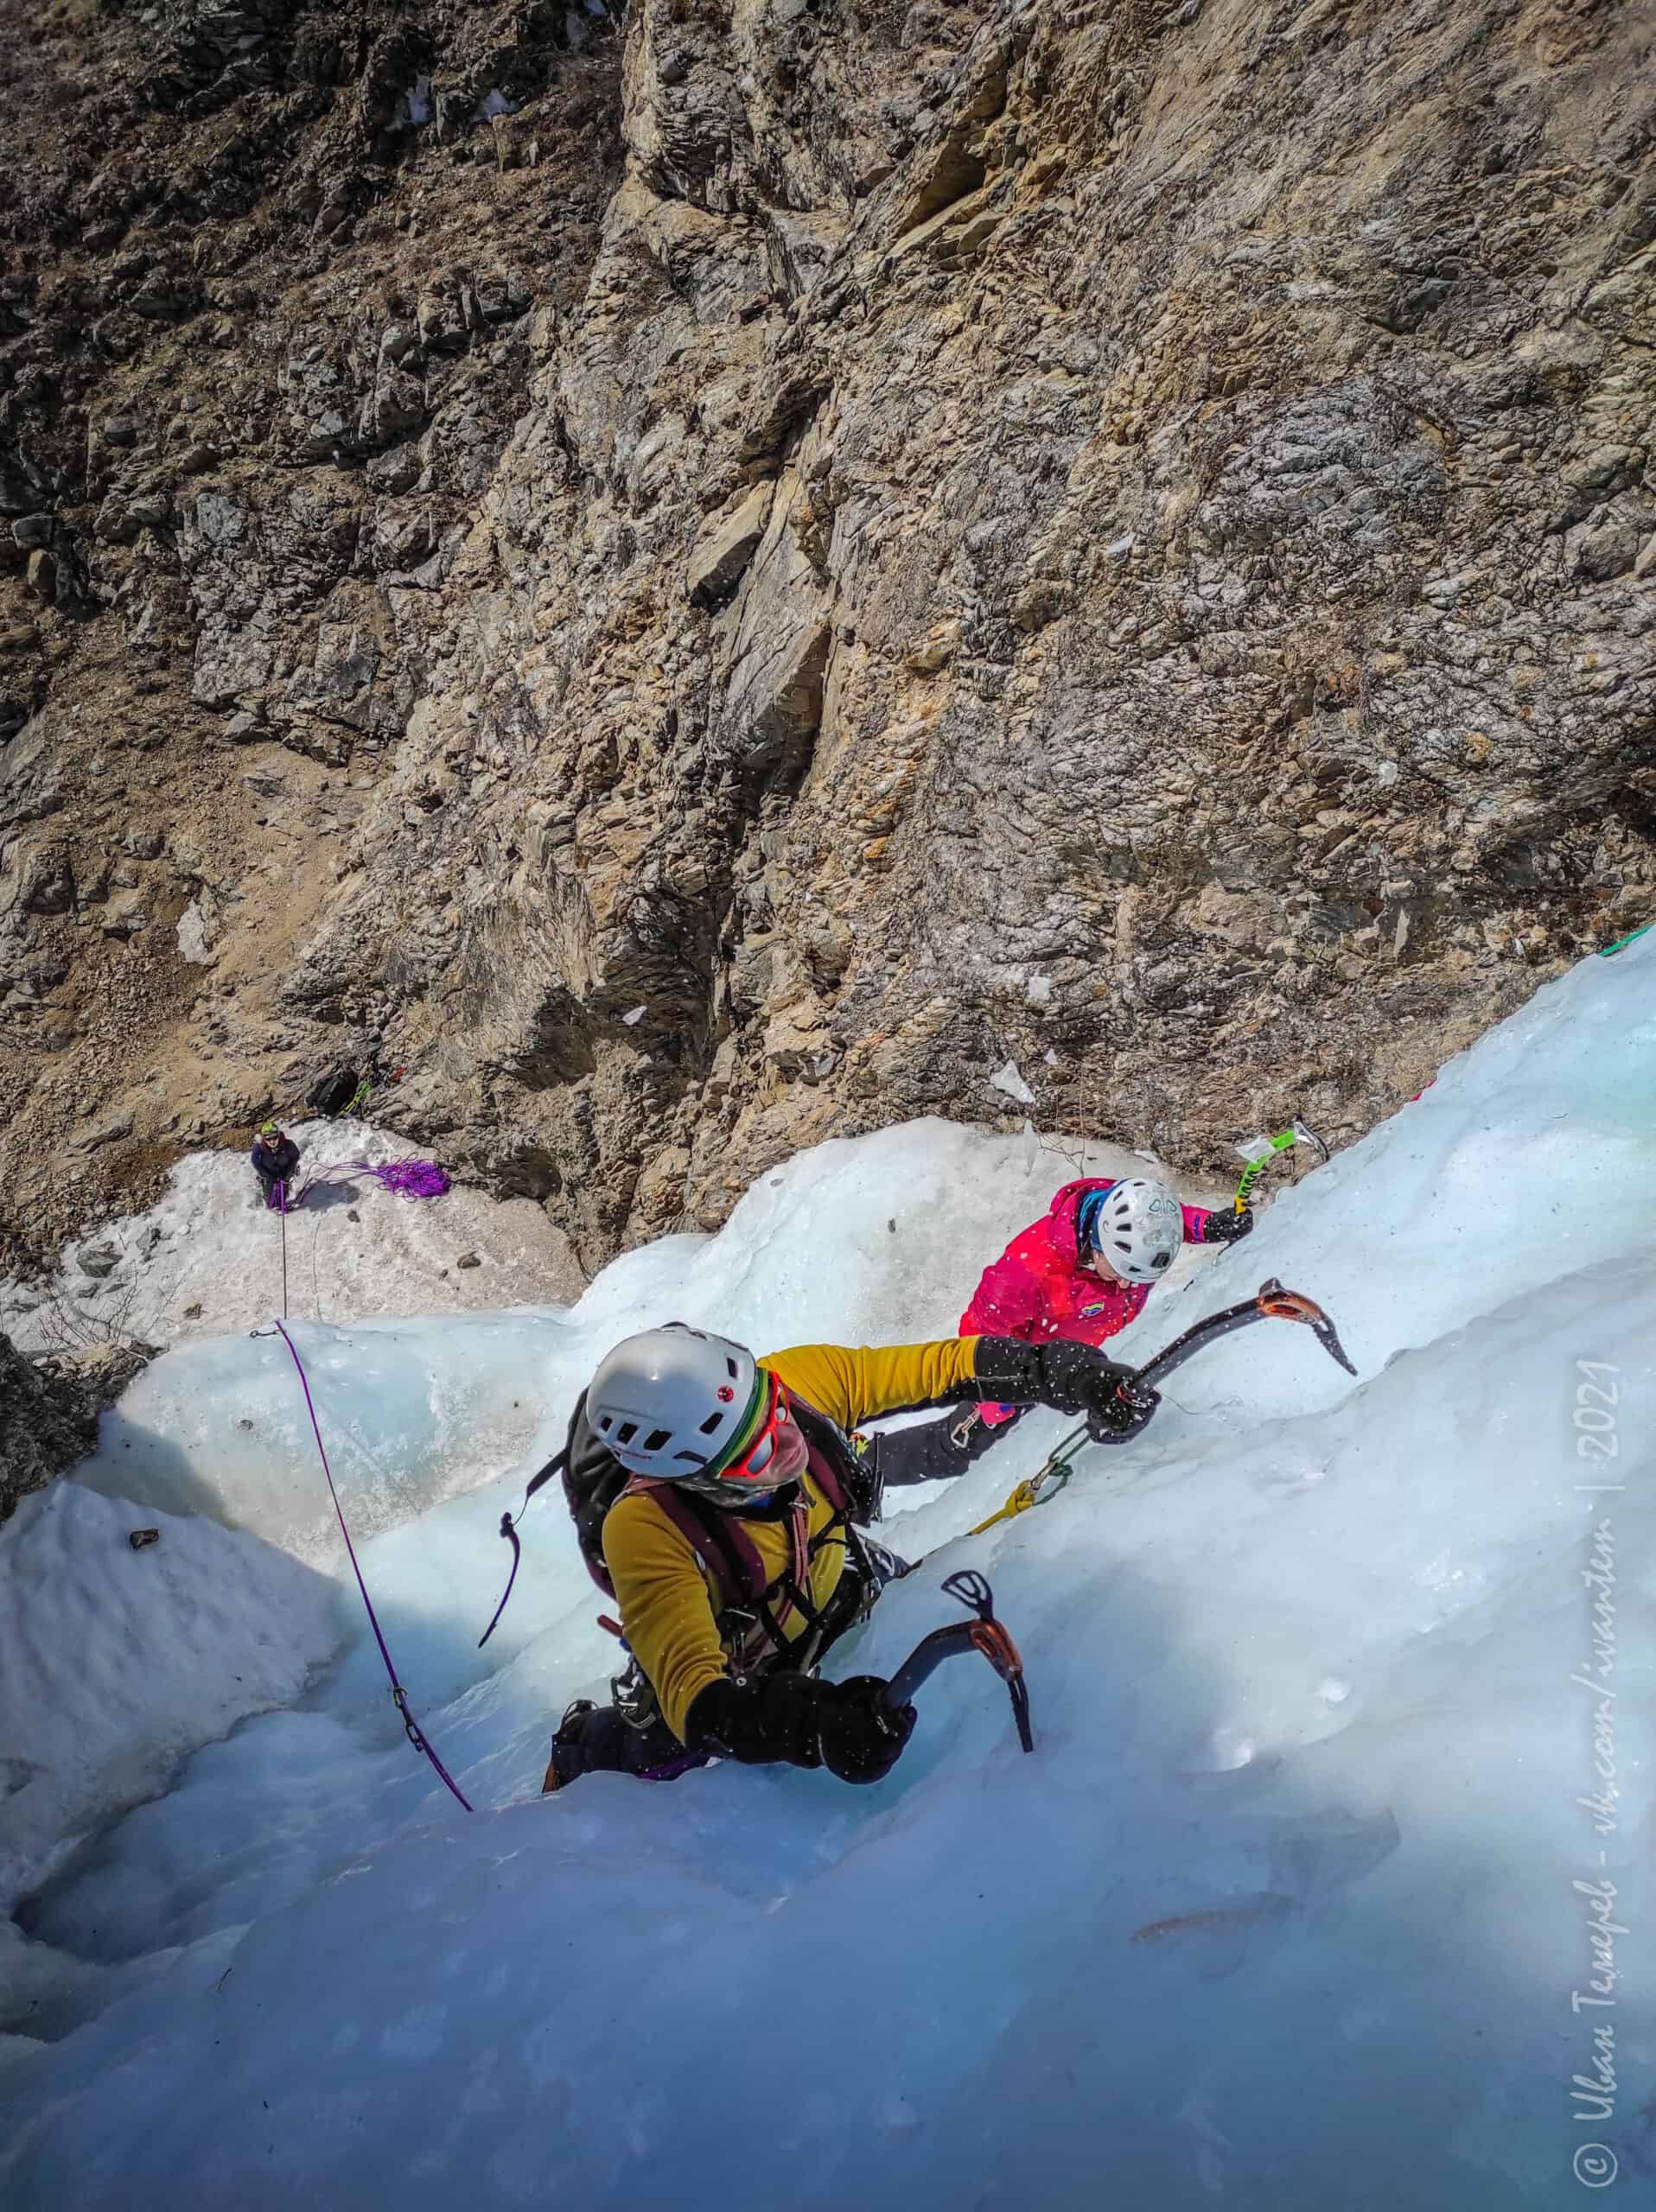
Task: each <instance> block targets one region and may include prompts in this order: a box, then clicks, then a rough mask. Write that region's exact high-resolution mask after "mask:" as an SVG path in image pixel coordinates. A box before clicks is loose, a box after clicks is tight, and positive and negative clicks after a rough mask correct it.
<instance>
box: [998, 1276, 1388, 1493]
mask: <svg viewBox="0 0 1656 2212" xmlns="http://www.w3.org/2000/svg"><path fill="white" fill-rule="evenodd" d="M1253 1321H1303V1322H1304V1323H1305V1325H1307V1327H1308V1328H1309V1329H1310V1330H1311V1332H1312V1333H1313V1334H1314V1335H1315V1338H1316V1340H1317V1342H1318V1343H1319V1344H1321V1345H1322V1349H1323V1351H1326V1352H1327V1353H1328V1357H1329V1358H1330V1359H1332V1360H1335V1361H1337V1362H1338V1363H1339V1364H1340V1365H1341V1367H1343V1368H1344V1369H1345V1370H1346V1372H1347V1375H1355V1374H1356V1372H1357V1370H1356V1369H1355V1368H1354V1367H1353V1365H1352V1363H1351V1361H1350V1360H1349V1359H1348V1358H1347V1355H1346V1348H1345V1346H1344V1345H1343V1344H1341V1341H1340V1335H1339V1332H1338V1331H1337V1330H1336V1329H1335V1327H1334V1323H1333V1322H1332V1321H1331V1320H1330V1319H1328V1315H1327V1314H1326V1313H1324V1312H1323V1310H1322V1307H1321V1306H1319V1305H1318V1304H1317V1302H1316V1300H1315V1299H1314V1298H1308V1297H1307V1296H1306V1295H1305V1294H1304V1293H1303V1291H1298V1290H1289V1289H1288V1288H1286V1287H1284V1285H1283V1284H1282V1283H1280V1282H1279V1281H1277V1277H1276V1276H1275V1275H1271V1277H1269V1278H1268V1279H1267V1281H1264V1282H1262V1283H1261V1284H1260V1286H1259V1287H1258V1291H1256V1292H1255V1294H1254V1295H1253V1296H1252V1298H1245V1299H1244V1300H1242V1301H1241V1302H1240V1304H1239V1305H1236V1306H1225V1307H1224V1308H1223V1309H1222V1310H1221V1311H1220V1312H1219V1313H1210V1314H1209V1315H1208V1316H1207V1319H1206V1320H1205V1321H1198V1322H1196V1323H1195V1324H1194V1326H1193V1327H1191V1328H1188V1329H1187V1330H1186V1331H1185V1332H1184V1334H1183V1335H1182V1336H1178V1337H1175V1338H1174V1339H1173V1342H1172V1343H1171V1344H1169V1345H1167V1346H1166V1347H1165V1348H1164V1349H1163V1350H1162V1351H1159V1352H1157V1353H1156V1357H1155V1358H1154V1359H1152V1360H1150V1362H1149V1363H1148V1364H1146V1365H1145V1366H1143V1367H1141V1368H1140V1369H1139V1370H1138V1371H1137V1374H1136V1375H1135V1376H1134V1377H1133V1379H1132V1382H1131V1385H1124V1386H1123V1393H1122V1395H1124V1396H1127V1395H1130V1393H1131V1395H1137V1393H1138V1392H1139V1391H1141V1390H1144V1389H1154V1388H1155V1386H1156V1383H1159V1382H1160V1381H1161V1380H1162V1376H1165V1375H1170V1374H1171V1373H1172V1371H1173V1370H1174V1369H1175V1367H1181V1366H1182V1365H1183V1364H1184V1363H1185V1361H1186V1360H1188V1358H1189V1357H1190V1356H1191V1354H1192V1353H1193V1352H1195V1351H1201V1349H1202V1348H1203V1346H1204V1345H1206V1344H1214V1343H1217V1341H1218V1340H1219V1338H1220V1337H1228V1336H1229V1335H1230V1334H1231V1332H1232V1330H1234V1329H1245V1328H1246V1327H1247V1326H1248V1325H1249V1324H1250V1323H1251V1322H1253ZM1106 1440H1107V1439H1105V1438H1104V1437H1101V1436H1099V1434H1097V1433H1095V1432H1094V1430H1093V1429H1092V1426H1091V1424H1090V1423H1089V1422H1087V1421H1083V1422H1081V1424H1080V1427H1076V1428H1073V1429H1071V1430H1070V1431H1069V1432H1068V1433H1067V1434H1066V1435H1064V1436H1060V1438H1059V1440H1058V1441H1057V1443H1056V1444H1054V1446H1053V1448H1052V1450H1051V1451H1050V1452H1048V1455H1047V1457H1046V1459H1044V1460H1043V1461H1042V1462H1041V1465H1040V1466H1039V1467H1038V1468H1037V1469H1036V1470H1035V1473H1034V1474H1032V1475H1030V1476H1029V1477H1028V1478H1026V1479H1025V1480H1024V1481H1022V1482H1021V1483H1019V1484H1018V1485H1017V1486H1016V1489H1015V1490H1014V1491H1012V1493H1011V1495H1010V1497H1008V1499H1007V1501H1006V1503H1005V1504H1004V1505H1003V1506H1002V1507H1001V1509H1000V1510H999V1511H998V1512H997V1513H991V1514H990V1516H989V1518H988V1519H987V1520H986V1521H980V1522H978V1525H977V1527H976V1528H975V1529H971V1530H969V1531H968V1533H969V1534H970V1535H974V1536H981V1535H983V1533H984V1530H985V1529H992V1528H993V1527H994V1526H995V1524H996V1523H997V1522H999V1521H1010V1520H1012V1519H1013V1518H1014V1517H1015V1516H1016V1515H1018V1514H1020V1513H1027V1512H1029V1510H1030V1508H1031V1507H1032V1506H1036V1505H1045V1504H1046V1503H1047V1502H1048V1499H1049V1498H1054V1497H1057V1495H1058V1493H1059V1491H1060V1490H1062V1489H1063V1488H1064V1486H1065V1485H1066V1484H1067V1482H1068V1481H1069V1478H1070V1477H1071V1475H1072V1474H1073V1472H1074V1471H1075V1461H1076V1459H1077V1457H1078V1456H1079V1454H1080V1452H1084V1451H1085V1450H1086V1447H1087V1446H1088V1445H1089V1444H1099V1443H1102V1442H1105V1441H1106Z"/></svg>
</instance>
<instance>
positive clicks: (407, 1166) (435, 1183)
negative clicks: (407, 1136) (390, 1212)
mask: <svg viewBox="0 0 1656 2212" xmlns="http://www.w3.org/2000/svg"><path fill="white" fill-rule="evenodd" d="M351 1172H352V1173H353V1175H372V1176H373V1179H374V1180H375V1181H376V1182H378V1183H382V1184H383V1185H385V1189H386V1190H388V1191H394V1192H396V1193H397V1195H398V1198H441V1197H442V1196H443V1192H445V1191H446V1190H447V1189H448V1187H449V1175H448V1171H447V1169H446V1168H442V1167H439V1166H437V1164H436V1160H392V1163H391V1165H390V1166H388V1167H371V1166H369V1164H368V1162H367V1161H366V1160H358V1162H357V1164H356V1166H354V1167H353V1169H352V1171H351Z"/></svg>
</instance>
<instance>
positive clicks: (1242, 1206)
mask: <svg viewBox="0 0 1656 2212" xmlns="http://www.w3.org/2000/svg"><path fill="white" fill-rule="evenodd" d="M1296 1144H1309V1146H1310V1147H1311V1148H1312V1150H1313V1151H1314V1152H1315V1154H1317V1156H1318V1158H1319V1159H1320V1160H1321V1161H1322V1165H1323V1166H1325V1167H1326V1166H1328V1146H1327V1145H1326V1144H1324V1143H1323V1141H1322V1138H1321V1137H1320V1136H1319V1135H1317V1133H1316V1131H1315V1129H1308V1128H1306V1126H1305V1124H1304V1122H1290V1123H1289V1125H1288V1127H1287V1128H1285V1129H1278V1130H1277V1134H1276V1135H1275V1136H1274V1137H1250V1138H1249V1139H1248V1141H1247V1142H1246V1143H1245V1144H1239V1145H1238V1147H1236V1148H1237V1150H1238V1152H1239V1153H1240V1154H1241V1155H1242V1157H1243V1159H1244V1160H1246V1161H1247V1163H1248V1164H1247V1166H1245V1168H1244V1169H1243V1171H1242V1179H1241V1181H1240V1182H1239V1184H1238V1185H1237V1186H1236V1200H1235V1204H1236V1211H1238V1213H1245V1212H1246V1211H1247V1210H1248V1200H1249V1198H1251V1197H1252V1193H1253V1186H1254V1185H1255V1184H1256V1183H1257V1182H1258V1180H1259V1178H1260V1177H1261V1176H1262V1175H1263V1174H1264V1172H1265V1170H1266V1168H1267V1167H1268V1166H1270V1165H1271V1161H1272V1160H1274V1159H1275V1158H1276V1156H1277V1154H1278V1153H1279V1152H1287V1151H1288V1150H1290V1147H1293V1146H1294V1145H1296Z"/></svg>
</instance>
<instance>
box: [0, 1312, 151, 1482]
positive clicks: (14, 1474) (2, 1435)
mask: <svg viewBox="0 0 1656 2212" xmlns="http://www.w3.org/2000/svg"><path fill="white" fill-rule="evenodd" d="M140 1364H142V1363H140ZM127 1379H130V1376H129V1377H128V1378H127ZM111 1395H113V1393H111ZM100 1402H103V1401H102V1400H101V1399H100V1396H99V1391H98V1389H97V1387H96V1385H95V1383H93V1382H92V1380H91V1379H90V1378H89V1377H88V1376H85V1375H83V1374H82V1373H81V1372H80V1370H79V1368H78V1367H77V1366H76V1364H75V1363H73V1361H68V1360H63V1361H46V1360H33V1359H25V1358H24V1357H23V1355H22V1352H20V1351H18V1350H17V1349H16V1346H15V1345H14V1344H13V1343H12V1341H11V1339H10V1337H5V1336H0V1522H4V1521H8V1520H10V1517H11V1516H12V1514H13V1513H15V1512H16V1510H17V1508H18V1506H19V1505H20V1504H21V1503H22V1500H23V1499H24V1498H26V1497H28V1496H29V1493H30V1492H31V1491H37V1490H44V1489H45V1487H46V1485H47V1484H48V1483H49V1482H50V1481H51V1479H52V1478H53V1476H54V1475H57V1474H61V1473H62V1472H63V1471H64V1470H65V1469H66V1468H67V1467H72V1466H73V1465H75V1463H76V1461H77V1460H80V1459H85V1458H86V1456H87V1454H88V1453H89V1452H92V1451H93V1450H94V1449H95V1448H96V1446H97V1443H98V1409H99V1404H100Z"/></svg>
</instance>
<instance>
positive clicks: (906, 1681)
mask: <svg viewBox="0 0 1656 2212" xmlns="http://www.w3.org/2000/svg"><path fill="white" fill-rule="evenodd" d="M943 1587H944V1589H945V1591H946V1592H947V1593H948V1595H949V1596H950V1597H951V1598H956V1599H959V1602H960V1603H961V1604H962V1605H965V1606H967V1607H968V1608H969V1609H970V1610H971V1611H972V1612H973V1613H975V1614H976V1616H977V1618H976V1619H975V1620H970V1621H952V1622H951V1623H950V1624H949V1625H948V1626H947V1627H946V1628H934V1629H933V1630H932V1633H931V1634H930V1635H929V1636H927V1637H922V1638H921V1639H920V1642H919V1643H917V1644H916V1645H915V1646H914V1649H913V1650H912V1651H911V1652H910V1653H909V1655H908V1658H907V1659H905V1660H904V1661H903V1662H902V1664H901V1667H899V1668H898V1669H897V1671H896V1673H895V1675H893V1676H892V1677H891V1682H890V1687H889V1689H888V1691H887V1696H888V1698H889V1701H890V1703H891V1704H892V1706H893V1707H900V1706H905V1705H908V1704H909V1703H911V1702H912V1701H913V1699H914V1693H915V1691H916V1690H917V1689H919V1688H920V1685H921V1683H922V1682H927V1681H930V1680H931V1678H932V1676H933V1675H934V1674H935V1673H936V1671H937V1669H939V1667H940V1666H941V1665H942V1664H943V1662H944V1661H945V1660H946V1659H953V1658H955V1657H957V1656H959V1654H960V1653H962V1652H965V1651H980V1652H982V1654H983V1656H984V1658H985V1659H987V1660H988V1662H989V1663H990V1666H991V1667H992V1668H993V1669H995V1672H996V1673H997V1675H999V1676H1000V1678H1001V1680H1002V1681H1003V1682H1004V1683H1005V1684H1006V1691H1007V1695H1008V1696H1009V1697H1010V1699H1011V1700H1012V1718H1013V1719H1015V1720H1016V1723H1017V1731H1018V1741H1019V1743H1021V1744H1022V1746H1023V1748H1024V1750H1025V1751H1034V1749H1035V1735H1034V1732H1033V1731H1032V1730H1031V1728H1030V1726H1029V1690H1028V1688H1026V1687H1025V1685H1024V1680H1023V1661H1022V1657H1021V1656H1020V1655H1019V1652H1018V1648H1017V1646H1016V1643H1013V1641H1012V1639H1011V1637H1010V1636H1009V1635H1008V1633H1007V1631H1006V1626H1005V1624H1004V1623H1003V1622H1002V1621H997V1619H996V1618H995V1596H994V1592H992V1591H991V1590H990V1586H989V1584H988V1583H987V1582H986V1581H985V1580H984V1577H983V1576H982V1575H981V1574H979V1573H978V1572H977V1571H976V1569H975V1568H973V1567H963V1568H962V1569H961V1571H960V1572H959V1573H958V1574H951V1575H948V1576H946V1578H945V1580H944V1583H943Z"/></svg>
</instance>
